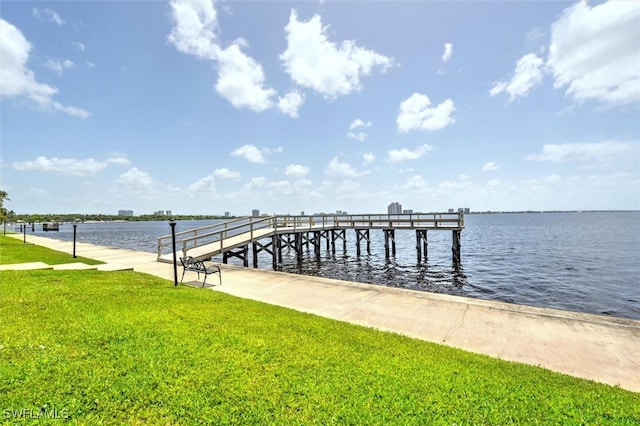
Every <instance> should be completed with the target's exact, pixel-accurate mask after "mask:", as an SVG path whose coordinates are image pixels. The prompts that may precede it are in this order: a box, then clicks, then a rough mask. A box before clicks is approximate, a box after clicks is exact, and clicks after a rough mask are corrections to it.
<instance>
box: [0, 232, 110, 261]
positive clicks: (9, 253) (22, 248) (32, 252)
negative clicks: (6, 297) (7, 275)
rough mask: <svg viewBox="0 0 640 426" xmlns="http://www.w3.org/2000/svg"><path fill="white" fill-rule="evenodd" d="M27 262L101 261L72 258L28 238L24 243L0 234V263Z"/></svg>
mask: <svg viewBox="0 0 640 426" xmlns="http://www.w3.org/2000/svg"><path fill="white" fill-rule="evenodd" d="M27 262H44V263H46V264H48V265H58V264H61V263H74V262H83V263H86V264H88V265H97V264H100V263H103V262H100V261H97V260H93V259H87V258H86V257H81V256H78V257H76V258H74V257H73V256H72V255H70V254H66V253H61V252H59V251H54V250H50V249H48V248H46V247H42V246H36V245H33V244H30V243H29V241H28V240H27V243H26V244H25V243H24V241H23V240H22V239H17V238H13V237H5V236H0V265H6V264H13V263H27Z"/></svg>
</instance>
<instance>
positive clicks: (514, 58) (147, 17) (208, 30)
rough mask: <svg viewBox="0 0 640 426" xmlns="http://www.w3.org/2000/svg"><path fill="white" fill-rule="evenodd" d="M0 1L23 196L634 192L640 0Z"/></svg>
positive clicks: (294, 203)
mask: <svg viewBox="0 0 640 426" xmlns="http://www.w3.org/2000/svg"><path fill="white" fill-rule="evenodd" d="M0 12H1V15H0V16H1V18H0V55H1V56H0V73H1V74H0V101H1V104H0V106H1V108H2V109H1V114H2V116H1V126H2V127H1V130H0V134H1V143H2V151H1V158H0V167H1V183H0V188H1V189H3V190H5V191H7V192H8V193H9V198H10V201H8V202H6V204H5V206H6V207H7V208H8V209H10V210H13V211H15V212H16V213H103V214H117V211H118V210H120V209H127V210H133V211H134V214H147V213H152V212H154V211H156V210H172V211H173V212H174V213H175V214H222V213H224V212H227V211H228V212H230V213H231V214H233V215H245V214H250V213H251V210H252V209H260V210H261V212H263V213H291V214H299V213H300V212H301V211H304V212H305V213H307V214H310V213H314V212H334V211H336V210H343V211H348V212H349V213H379V212H386V208H387V205H388V204H389V203H391V202H393V201H398V202H400V203H402V205H403V207H404V208H405V209H413V210H414V211H427V212H428V211H446V210H447V209H448V208H458V207H469V208H471V210H476V211H484V210H494V211H498V210H569V209H640V124H639V123H640V2H633V1H628V2H625V1H618V2H608V3H602V2H593V1H592V2H589V3H585V2H577V3H571V2H556V1H554V2H494V1H491V2H489V1H487V2H482V1H478V2H471V1H468V2H431V1H425V2H418V1H411V2H381V1H350V2H334V1H325V2H312V1H304V2H302V1H299V2H286V1H273V2H271V1H264V2H257V1H251V2H250V1H219V2H218V1H217V2H210V1H169V2H160V1H148V2H147V1H138V2H125V1H123V2H110V1H102V2H98V1H87V2H77V1H69V2H66V1H55V2H29V1H21V2H17V1H4V2H2V4H1V10H0Z"/></svg>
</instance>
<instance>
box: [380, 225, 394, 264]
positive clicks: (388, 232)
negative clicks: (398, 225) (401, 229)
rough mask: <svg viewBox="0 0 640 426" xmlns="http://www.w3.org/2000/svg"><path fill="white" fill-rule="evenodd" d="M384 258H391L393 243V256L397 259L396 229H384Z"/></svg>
mask: <svg viewBox="0 0 640 426" xmlns="http://www.w3.org/2000/svg"><path fill="white" fill-rule="evenodd" d="M383 231H384V256H385V257H386V258H388V257H389V242H391V255H392V256H393V257H396V231H395V229H384V230H383Z"/></svg>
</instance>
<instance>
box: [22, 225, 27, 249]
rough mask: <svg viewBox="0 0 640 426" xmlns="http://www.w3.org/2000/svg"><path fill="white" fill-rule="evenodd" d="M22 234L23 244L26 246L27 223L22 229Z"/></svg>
mask: <svg viewBox="0 0 640 426" xmlns="http://www.w3.org/2000/svg"><path fill="white" fill-rule="evenodd" d="M22 232H23V235H24V243H25V244H27V223H26V222H25V224H24V228H22Z"/></svg>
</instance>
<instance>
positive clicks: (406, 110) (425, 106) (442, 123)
mask: <svg viewBox="0 0 640 426" xmlns="http://www.w3.org/2000/svg"><path fill="white" fill-rule="evenodd" d="M429 106H431V101H430V100H429V97H427V96H426V95H423V94H420V93H414V94H412V95H411V96H410V97H409V98H408V99H406V100H404V101H402V103H401V104H400V112H399V113H398V118H397V120H396V123H397V124H398V129H399V130H400V131H401V132H403V133H406V132H409V131H410V130H431V131H432V130H438V129H442V128H444V127H446V126H448V125H450V124H453V123H455V119H454V118H453V117H451V113H453V111H455V107H454V105H453V101H452V100H451V99H447V100H445V101H444V102H442V103H441V104H439V105H437V106H436V107H435V108H429Z"/></svg>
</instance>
